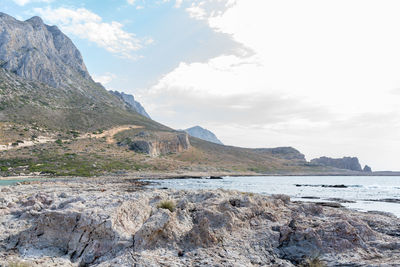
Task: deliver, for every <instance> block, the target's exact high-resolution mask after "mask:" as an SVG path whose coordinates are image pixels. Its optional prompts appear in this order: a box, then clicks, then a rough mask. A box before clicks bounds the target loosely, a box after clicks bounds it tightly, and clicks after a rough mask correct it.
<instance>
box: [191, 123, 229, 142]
mask: <svg viewBox="0 0 400 267" xmlns="http://www.w3.org/2000/svg"><path fill="white" fill-rule="evenodd" d="M184 131H185V132H187V133H188V134H189V135H191V136H193V137H196V138H199V139H202V140H205V141H208V142H212V143H215V144H219V145H223V143H222V142H221V141H220V140H219V139H218V138H217V136H216V135H215V134H214V133H213V132H211V131H209V130H207V129H204V128H202V127H200V126H195V127H192V128H188V129H186V130H184Z"/></svg>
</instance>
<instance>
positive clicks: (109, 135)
mask: <svg viewBox="0 0 400 267" xmlns="http://www.w3.org/2000/svg"><path fill="white" fill-rule="evenodd" d="M140 128H143V126H138V125H122V126H118V127H114V128H111V129H109V130H105V131H104V132H102V133H100V134H93V133H86V134H83V135H81V136H79V137H78V138H77V139H86V138H103V137H106V141H107V143H108V144H112V143H114V142H115V139H114V136H115V135H116V134H117V133H120V132H123V131H126V130H129V129H140ZM22 141H23V143H19V144H18V145H17V146H13V145H12V143H10V144H8V145H0V151H7V150H12V149H17V148H22V147H31V146H35V145H39V144H46V143H50V142H55V141H56V139H54V138H50V137H44V136H39V137H38V138H37V139H36V140H35V141H32V140H22ZM62 141H68V140H62Z"/></svg>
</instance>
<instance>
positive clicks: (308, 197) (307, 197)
mask: <svg viewBox="0 0 400 267" xmlns="http://www.w3.org/2000/svg"><path fill="white" fill-rule="evenodd" d="M301 198H303V199H320V197H311V196H305V197H301Z"/></svg>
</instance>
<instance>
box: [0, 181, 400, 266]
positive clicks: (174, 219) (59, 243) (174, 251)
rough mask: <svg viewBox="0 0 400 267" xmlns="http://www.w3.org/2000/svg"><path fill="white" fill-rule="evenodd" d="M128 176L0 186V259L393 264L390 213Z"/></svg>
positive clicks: (396, 240)
mask: <svg viewBox="0 0 400 267" xmlns="http://www.w3.org/2000/svg"><path fill="white" fill-rule="evenodd" d="M136 183H137V182H135V181H130V180H125V181H124V180H121V179H119V180H110V179H109V180H104V179H95V178H93V179H90V180H87V179H86V180H69V181H68V180H64V181H62V180H59V181H47V182H44V183H32V184H29V183H28V184H25V185H18V186H10V187H5V188H6V189H8V190H7V191H2V192H0V210H1V211H2V214H3V215H2V216H0V265H2V266H3V265H5V266H7V264H9V263H10V262H26V263H29V264H31V265H40V266H53V265H59V266H60V265H61V266H92V265H96V266H298V265H299V264H304V263H305V262H306V261H308V260H314V261H317V262H323V263H325V264H327V265H328V266H339V265H341V266H342V265H343V266H344V265H346V266H350V265H351V266H353V265H354V266H366V265H368V266H377V265H388V266H393V265H399V264H400V252H399V249H400V237H399V236H398V234H396V233H398V232H399V231H400V225H399V224H398V219H397V218H396V217H394V216H390V215H385V214H378V213H376V214H375V213H361V212H354V211H350V210H346V209H344V208H340V207H339V208H333V207H326V206H321V205H317V204H314V203H294V202H291V201H290V199H289V197H287V196H284V195H274V196H269V197H268V196H262V195H257V194H250V193H241V192H236V191H226V190H198V191H175V190H141V189H140V188H138V187H137V185H136ZM133 188H135V189H133ZM38 192H40V193H38ZM316 257H317V258H316Z"/></svg>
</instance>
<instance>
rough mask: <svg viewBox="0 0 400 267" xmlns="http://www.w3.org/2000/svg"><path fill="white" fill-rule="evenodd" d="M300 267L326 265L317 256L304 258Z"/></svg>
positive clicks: (322, 266) (323, 266) (324, 266)
mask: <svg viewBox="0 0 400 267" xmlns="http://www.w3.org/2000/svg"><path fill="white" fill-rule="evenodd" d="M300 267H326V264H325V263H324V262H323V261H322V260H320V259H319V258H318V257H314V258H309V259H307V260H305V261H304V262H303V263H302V264H301V265H300Z"/></svg>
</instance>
